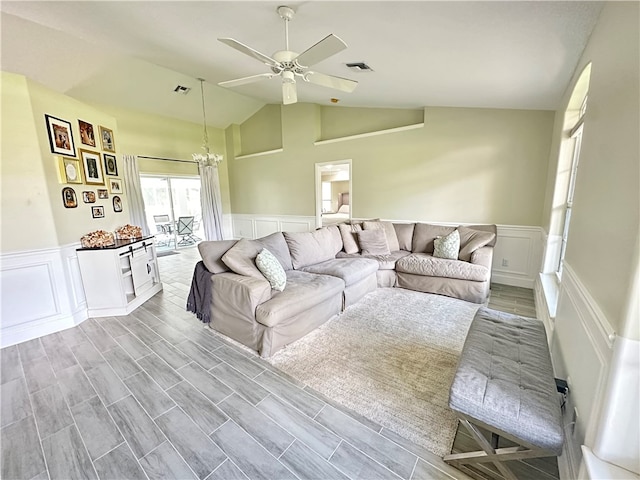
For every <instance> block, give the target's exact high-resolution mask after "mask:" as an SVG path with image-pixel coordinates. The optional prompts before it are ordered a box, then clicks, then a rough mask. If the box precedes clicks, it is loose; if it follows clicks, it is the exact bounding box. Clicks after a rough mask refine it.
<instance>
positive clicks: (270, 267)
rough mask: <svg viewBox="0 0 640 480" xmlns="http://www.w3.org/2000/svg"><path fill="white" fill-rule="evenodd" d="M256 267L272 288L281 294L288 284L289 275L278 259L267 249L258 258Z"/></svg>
mask: <svg viewBox="0 0 640 480" xmlns="http://www.w3.org/2000/svg"><path fill="white" fill-rule="evenodd" d="M256 265H257V267H258V269H259V270H260V271H261V272H262V274H263V275H264V277H265V278H266V279H267V280H268V281H269V284H270V285H271V288H273V289H274V290H278V291H279V292H281V291H283V290H284V287H285V285H286V284H287V274H286V273H285V271H284V268H282V265H281V264H280V262H279V261H278V259H277V258H276V257H275V256H274V255H273V253H271V252H270V251H269V250H267V249H266V248H263V249H262V251H261V252H260V253H259V254H258V256H257V257H256Z"/></svg>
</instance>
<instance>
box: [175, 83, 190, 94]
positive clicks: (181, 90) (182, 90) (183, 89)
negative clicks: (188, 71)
mask: <svg viewBox="0 0 640 480" xmlns="http://www.w3.org/2000/svg"><path fill="white" fill-rule="evenodd" d="M190 90H191V88H189V87H183V86H182V85H178V86H177V87H176V88H174V89H173V91H174V92H176V93H181V94H182V95H186V94H187V93H189V91H190Z"/></svg>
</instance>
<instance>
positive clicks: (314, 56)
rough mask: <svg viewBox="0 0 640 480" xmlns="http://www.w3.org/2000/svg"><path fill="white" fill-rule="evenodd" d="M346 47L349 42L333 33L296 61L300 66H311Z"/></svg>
mask: <svg viewBox="0 0 640 480" xmlns="http://www.w3.org/2000/svg"><path fill="white" fill-rule="evenodd" d="M345 48H347V44H346V43H344V42H343V41H342V40H340V38H338V37H337V36H335V35H334V34H333V33H332V34H330V35H327V36H326V37H324V38H323V39H322V40H320V41H319V42H318V43H316V44H315V45H313V46H312V47H309V48H308V49H306V50H305V51H304V52H302V53H301V54H300V55H298V56H297V57H296V62H297V63H298V65H300V66H304V67H310V66H311V65H315V64H316V63H318V62H321V61H322V60H324V59H325V58H329V57H330V56H331V55H335V54H336V53H338V52H340V51H342V50H344V49H345Z"/></svg>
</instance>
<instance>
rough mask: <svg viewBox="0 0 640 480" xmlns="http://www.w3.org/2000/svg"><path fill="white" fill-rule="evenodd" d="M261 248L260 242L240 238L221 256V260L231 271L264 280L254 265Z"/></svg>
mask: <svg viewBox="0 0 640 480" xmlns="http://www.w3.org/2000/svg"><path fill="white" fill-rule="evenodd" d="M262 248H263V247H262V245H261V244H260V243H258V242H256V241H254V240H247V239H246V238H242V239H240V240H238V242H237V243H236V244H235V245H234V246H233V247H231V248H230V249H229V250H228V251H227V253H225V254H224V255H223V256H222V261H223V262H224V263H225V264H226V265H227V267H229V268H230V269H231V271H232V272H235V273H237V274H239V275H246V276H248V277H255V278H260V279H262V280H264V279H265V278H264V275H262V272H260V270H259V269H258V267H257V266H256V257H257V256H258V253H260V250H262Z"/></svg>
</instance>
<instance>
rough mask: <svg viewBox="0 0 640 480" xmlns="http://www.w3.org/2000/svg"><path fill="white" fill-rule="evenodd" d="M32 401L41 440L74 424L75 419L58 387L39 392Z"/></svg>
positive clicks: (32, 397)
mask: <svg viewBox="0 0 640 480" xmlns="http://www.w3.org/2000/svg"><path fill="white" fill-rule="evenodd" d="M31 399H32V401H33V410H34V414H35V417H36V423H37V424H38V431H39V432H40V437H41V438H43V439H44V438H46V437H48V436H49V435H53V434H54V433H56V432H57V431H58V430H62V429H63V428H65V427H67V426H69V425H71V424H73V417H72V416H71V412H69V407H68V406H67V402H65V400H64V396H63V395H62V392H61V391H60V387H58V385H55V384H54V385H51V386H50V387H47V388H44V389H42V390H38V391H37V392H35V393H34V394H33V395H32V396H31Z"/></svg>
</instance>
